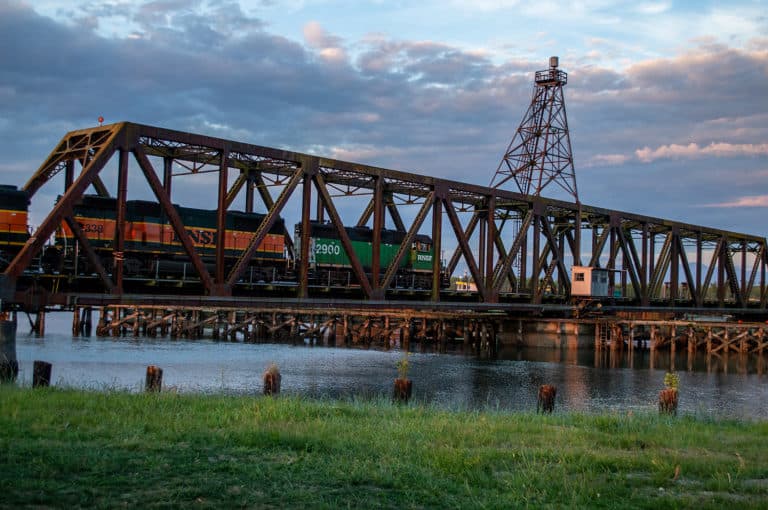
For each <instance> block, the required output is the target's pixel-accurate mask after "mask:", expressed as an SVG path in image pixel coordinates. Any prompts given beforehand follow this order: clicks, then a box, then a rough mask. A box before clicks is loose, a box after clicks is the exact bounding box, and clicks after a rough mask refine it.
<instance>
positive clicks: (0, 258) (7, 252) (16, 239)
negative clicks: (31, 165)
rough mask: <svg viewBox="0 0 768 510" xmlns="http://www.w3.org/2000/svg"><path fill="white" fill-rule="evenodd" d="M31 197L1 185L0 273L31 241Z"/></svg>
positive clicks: (24, 192)
mask: <svg viewBox="0 0 768 510" xmlns="http://www.w3.org/2000/svg"><path fill="white" fill-rule="evenodd" d="M28 208H29V197H28V195H27V192H26V191H23V190H20V189H18V188H17V187H16V186H9V185H5V184H0V271H2V270H3V269H5V267H6V266H8V264H9V263H10V262H11V260H12V259H13V257H14V256H16V253H18V251H19V250H20V249H21V247H22V246H24V243H26V242H27V240H28V239H29V230H28V228H27V223H28V221H27V210H28Z"/></svg>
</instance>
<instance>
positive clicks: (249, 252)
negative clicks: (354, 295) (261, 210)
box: [227, 168, 306, 288]
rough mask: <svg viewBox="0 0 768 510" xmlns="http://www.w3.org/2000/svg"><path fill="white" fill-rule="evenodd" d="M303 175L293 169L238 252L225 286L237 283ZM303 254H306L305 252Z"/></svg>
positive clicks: (301, 171)
mask: <svg viewBox="0 0 768 510" xmlns="http://www.w3.org/2000/svg"><path fill="white" fill-rule="evenodd" d="M303 177H304V169H303V168H298V169H297V170H295V171H294V173H293V176H292V177H291V180H290V181H289V182H288V183H287V184H286V185H285V188H283V191H282V193H280V196H279V197H278V198H277V200H276V201H275V203H274V204H273V205H272V207H270V209H269V211H268V212H267V214H266V216H264V219H263V220H261V225H259V228H258V229H257V230H256V232H254V234H253V238H251V242H250V243H249V244H248V247H247V248H246V249H245V250H244V251H243V253H242V254H240V257H239V258H238V259H237V262H235V265H234V266H233V267H232V269H231V270H230V272H229V276H228V277H227V286H229V287H230V288H231V287H233V286H234V285H235V283H237V280H239V279H240V277H242V276H243V273H245V270H246V268H247V267H248V263H249V262H250V260H251V259H252V258H253V255H254V254H255V253H256V250H257V248H258V247H259V245H260V244H261V242H262V241H263V240H264V237H265V236H266V235H267V233H268V232H269V230H270V229H271V228H272V225H274V224H275V221H277V219H278V218H279V217H280V213H281V212H282V210H283V208H284V207H285V204H286V202H287V201H288V198H290V196H291V194H292V193H293V190H295V189H296V186H297V185H298V183H299V181H300V180H301V179H302V178H303ZM303 256H306V254H304V255H303Z"/></svg>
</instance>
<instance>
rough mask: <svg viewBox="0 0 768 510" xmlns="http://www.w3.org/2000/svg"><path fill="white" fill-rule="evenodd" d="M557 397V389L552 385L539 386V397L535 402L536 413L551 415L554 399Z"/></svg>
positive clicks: (553, 408)
mask: <svg viewBox="0 0 768 510" xmlns="http://www.w3.org/2000/svg"><path fill="white" fill-rule="evenodd" d="M556 396H557V387H556V386H553V385H552V384H542V385H541V386H539V395H538V399H537V401H536V412H537V413H551V412H552V411H554V410H555V397H556Z"/></svg>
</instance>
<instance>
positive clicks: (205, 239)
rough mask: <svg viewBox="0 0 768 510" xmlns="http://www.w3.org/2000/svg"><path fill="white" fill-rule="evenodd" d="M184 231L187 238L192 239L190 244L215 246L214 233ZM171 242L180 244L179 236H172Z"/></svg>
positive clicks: (207, 231)
mask: <svg viewBox="0 0 768 510" xmlns="http://www.w3.org/2000/svg"><path fill="white" fill-rule="evenodd" d="M185 230H186V232H187V235H188V236H189V238H190V239H192V242H193V243H195V244H203V245H207V244H216V236H215V235H214V234H215V233H214V232H211V231H209V230H190V229H185ZM173 241H174V242H176V243H178V242H180V239H179V236H177V235H176V233H175V232H174V234H173Z"/></svg>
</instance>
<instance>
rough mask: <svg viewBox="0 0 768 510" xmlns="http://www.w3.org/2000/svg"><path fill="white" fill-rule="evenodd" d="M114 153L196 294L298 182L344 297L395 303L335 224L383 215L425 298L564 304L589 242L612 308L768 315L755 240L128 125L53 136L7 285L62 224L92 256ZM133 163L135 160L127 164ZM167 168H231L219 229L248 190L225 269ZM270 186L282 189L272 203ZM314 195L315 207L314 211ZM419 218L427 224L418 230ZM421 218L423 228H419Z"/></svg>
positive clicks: (111, 279)
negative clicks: (79, 212) (162, 226)
mask: <svg viewBox="0 0 768 510" xmlns="http://www.w3.org/2000/svg"><path fill="white" fill-rule="evenodd" d="M116 153H117V154H123V156H122V157H123V158H125V160H126V164H128V166H127V173H128V174H131V175H134V174H135V173H137V174H138V175H140V176H143V177H144V179H145V180H146V183H147V184H148V186H149V189H151V190H152V192H153V193H154V195H155V197H156V199H157V201H158V203H159V204H160V206H161V209H162V212H163V214H164V215H165V217H166V218H167V220H168V221H169V223H170V224H171V226H172V227H173V231H174V234H175V236H176V237H177V238H178V241H179V242H180V243H181V246H182V247H183V250H184V252H185V253H186V255H187V256H188V261H189V263H190V266H191V267H193V268H194V273H195V278H196V279H197V280H198V282H199V290H197V291H195V292H196V293H197V294H198V295H199V296H211V297H216V296H220V297H226V296H229V295H231V294H232V293H233V292H235V291H237V292H242V293H247V292H248V291H247V290H243V289H244V287H243V286H242V284H241V279H242V278H243V277H245V276H246V273H247V268H248V265H249V263H250V261H251V259H252V258H253V256H254V253H255V251H256V247H257V246H258V245H259V243H260V242H261V241H262V240H263V239H264V237H265V236H266V234H267V233H268V232H269V230H270V228H271V227H272V226H273V224H274V222H275V221H277V220H278V219H279V218H280V217H281V214H283V213H284V208H285V207H286V203H287V202H288V199H289V198H290V196H291V194H292V193H293V192H294V191H295V189H296V187H297V186H298V184H299V182H304V188H303V199H302V205H301V207H302V211H301V212H300V214H301V215H302V224H304V223H305V220H306V221H309V220H310V219H311V215H312V214H313V211H314V214H315V216H317V215H318V214H319V211H323V214H325V213H327V215H328V219H329V221H330V223H331V224H332V225H333V226H334V227H335V229H336V231H337V232H338V234H339V238H340V241H341V245H342V247H343V250H344V251H345V252H346V254H347V256H348V257H349V259H350V261H351V267H352V271H351V272H352V276H353V278H354V279H355V281H354V282H353V283H355V284H356V285H357V286H358V288H359V291H358V294H357V295H356V296H350V298H351V299H360V298H362V299H367V300H376V301H378V300H381V299H385V300H386V299H398V295H397V293H396V292H394V290H393V288H392V287H391V285H393V284H394V281H395V279H396V278H395V275H396V272H397V271H396V270H397V265H398V264H399V263H400V262H401V261H402V260H403V257H404V256H405V251H404V250H403V251H402V252H398V253H397V255H396V256H395V259H394V261H393V262H391V263H390V265H389V266H387V267H383V265H382V264H381V262H379V265H380V267H379V269H380V271H381V273H379V272H378V271H374V273H373V274H369V273H366V271H365V270H364V269H363V267H362V264H361V262H360V260H359V258H358V257H357V255H356V254H355V252H354V250H353V249H352V245H351V241H350V239H349V236H348V235H347V234H346V231H345V228H344V227H345V226H354V225H355V224H360V223H361V222H367V221H369V220H370V219H371V218H372V219H373V221H372V223H373V226H372V228H373V230H374V231H375V232H374V237H373V238H374V239H380V236H381V230H382V229H383V228H384V225H385V218H386V219H389V220H390V221H392V222H393V224H394V226H395V228H396V229H397V230H399V231H401V232H406V238H405V241H404V244H410V243H411V242H412V241H413V240H414V238H415V236H416V235H417V234H419V233H428V234H429V235H431V237H432V238H433V243H434V248H435V252H434V254H435V256H434V257H433V269H435V271H434V273H433V275H432V277H431V278H432V284H431V287H430V288H429V289H427V299H429V300H431V301H433V302H437V301H442V300H448V299H451V300H460V301H465V302H477V301H481V302H488V303H493V302H496V301H498V302H500V303H510V302H527V303H532V304H538V303H543V304H545V305H547V306H549V305H559V304H565V303H568V302H569V299H570V285H569V274H568V269H569V266H570V264H571V262H572V261H573V260H578V259H579V258H580V253H579V250H578V246H579V243H580V241H579V240H580V239H582V238H585V237H587V238H591V239H590V240H591V246H592V250H591V252H592V253H591V259H590V261H589V265H592V266H601V267H607V268H609V269H614V270H616V271H615V273H612V274H613V275H614V276H612V278H613V281H612V288H613V289H614V290H615V291H616V292H617V294H618V296H617V297H616V302H615V303H614V304H615V305H616V306H640V307H659V306H661V307H671V308H681V307H682V308H685V307H693V308H702V309H703V308H708V307H719V308H733V309H740V310H748V309H751V310H758V311H765V310H766V304H767V302H768V290H767V289H768V286H767V285H766V275H765V273H766V267H767V266H768V254H767V252H766V242H765V239H764V238H762V237H758V236H754V235H747V234H742V233H737V232H730V231H724V230H719V229H713V228H709V227H705V226H698V225H692V224H688V223H682V222H676V221H671V220H665V219H661V218H655V217H649V216H642V215H637V214H632V213H627V212H621V211H614V210H608V209H603V208H600V207H593V206H587V205H584V204H579V203H570V202H565V201H560V200H554V199H547V198H543V197H537V196H531V195H524V194H522V193H518V192H513V191H508V190H502V189H494V188H489V187H483V186H478V185H474V184H468V183H461V182H456V181H452V180H446V179H439V178H436V177H429V176H423V175H416V174H409V173H406V172H401V171H395V170H389V169H383V168H379V167H373V166H367V165H361V164H357V163H351V162H345V161H338V160H333V159H328V158H322V157H316V156H312V155H308V154H301V153H296V152H291V151H285V150H280V149H274V148H269V147H262V146H257V145H251V144H245V143H241V142H236V141H231V140H223V139H219V138H213V137H208V136H203V135H197V134H192V133H184V132H179V131H173V130H168V129H162V128H157V127H152V126H145V125H139V124H132V123H119V124H114V125H110V126H99V127H96V128H91V129H85V130H79V131H73V132H71V133H68V134H67V135H65V136H64V138H63V139H62V141H61V142H60V143H59V144H58V145H57V147H56V149H54V151H53V152H52V153H51V155H50V156H49V157H48V159H47V160H46V161H45V162H44V163H43V164H42V165H41V167H40V168H39V169H38V170H37V172H36V173H35V174H34V175H33V176H32V178H31V179H30V180H29V182H28V183H27V185H26V186H25V189H26V190H27V191H28V192H29V193H30V195H31V197H32V200H34V199H35V194H36V193H37V191H39V189H40V188H41V187H43V186H45V185H47V184H48V183H49V181H51V180H52V179H53V177H54V176H56V175H57V174H58V173H59V172H63V173H64V175H65V179H64V180H65V181H66V182H65V190H64V192H63V194H62V196H61V198H60V199H59V200H58V202H57V203H56V204H55V205H53V207H52V210H51V212H50V213H49V214H48V216H47V217H46V218H45V219H44V221H43V222H42V223H41V224H40V226H39V228H38V229H37V231H36V232H35V233H34V235H33V236H32V237H31V238H30V240H29V242H28V243H27V244H26V246H25V247H24V248H23V249H21V251H20V252H19V253H18V254H17V255H16V257H15V258H14V259H13V261H11V263H10V264H9V265H8V267H7V268H6V269H5V271H4V273H5V275H7V276H8V277H9V278H10V279H11V280H18V279H19V278H20V277H23V276H24V275H25V274H26V273H25V272H26V271H29V270H30V265H31V263H32V260H33V258H34V257H36V256H37V255H38V254H39V253H40V252H41V250H42V248H43V246H44V243H45V242H46V241H47V240H48V239H49V238H50V237H51V235H52V234H53V232H54V231H55V230H56V229H57V228H58V226H59V225H60V224H61V222H62V220H65V221H67V222H68V223H69V224H70V227H71V228H72V230H73V231H74V234H75V236H76V237H77V239H78V241H79V243H80V244H81V246H82V249H83V250H84V252H85V253H87V254H88V253H89V252H92V251H93V250H91V249H89V246H88V241H87V239H86V238H85V236H81V235H79V234H78V232H77V228H76V226H75V225H73V224H74V223H76V221H75V220H74V219H73V218H72V217H71V211H72V208H73V206H74V205H75V204H76V203H77V201H78V200H80V199H81V197H82V196H83V194H84V193H85V190H86V189H87V188H88V187H89V186H91V185H95V186H97V187H103V184H104V183H103V182H102V181H101V178H100V175H99V174H100V172H101V170H102V169H103V168H104V166H105V165H106V164H107V163H108V162H109V161H111V159H112V158H113V156H114V155H115V154H116ZM130 155H132V156H133V159H134V160H135V164H134V162H132V161H128V160H129V159H130V158H129V157H128V156H130ZM121 161H122V160H121ZM155 162H157V163H155ZM78 165H79V167H80V169H79V174H78V172H77V171H78V169H77V166H78ZM156 166H158V168H160V172H159V173H160V174H161V176H162V178H161V177H158V171H157V170H156ZM120 167H121V168H122V167H123V164H122V163H120ZM137 168H138V170H137ZM174 170H175V171H177V172H181V173H186V174H200V173H216V172H219V173H220V174H221V173H223V172H231V171H233V170H234V171H237V172H239V173H240V174H239V175H240V176H241V177H242V178H240V177H239V178H238V179H236V180H235V183H234V184H233V185H231V186H230V187H229V188H227V187H226V186H227V182H226V179H225V178H223V177H222V178H221V179H219V180H218V182H219V187H218V188H217V191H218V195H217V196H218V207H219V210H218V216H217V218H218V225H219V227H221V225H222V224H223V220H222V218H223V215H224V213H225V212H226V210H227V209H228V208H229V207H230V205H231V204H232V201H233V200H234V197H235V196H236V195H237V194H238V193H243V190H246V191H245V193H246V198H247V200H246V209H249V210H252V209H253V207H254V204H253V202H254V193H253V192H254V188H255V190H256V191H258V193H257V195H258V197H259V198H260V199H261V201H262V203H263V206H264V208H265V209H266V211H267V213H266V216H265V218H264V220H263V221H262V224H261V226H260V227H259V229H258V231H257V232H256V235H255V236H254V237H253V239H252V241H251V244H250V246H249V247H248V248H247V249H246V250H245V251H244V252H243V253H242V255H241V256H240V259H239V260H238V261H237V263H236V264H235V265H234V267H232V269H230V270H229V273H228V274H227V273H226V272H223V271H222V267H221V265H220V262H221V260H222V256H221V254H220V253H218V254H217V257H216V259H217V267H216V269H215V270H214V271H213V273H211V272H209V270H208V269H207V268H206V265H205V264H204V263H203V261H202V259H201V258H200V256H199V255H198V254H197V253H196V251H195V248H194V245H193V241H192V239H191V238H190V235H189V234H188V233H187V232H186V230H185V228H184V225H183V223H182V221H181V218H180V217H179V215H178V213H177V212H176V209H175V207H174V206H173V204H172V202H171V199H170V194H169V190H170V189H171V188H172V183H171V181H172V178H173V176H174V175H178V174H174V173H173V171H174ZM243 176H244V177H243ZM129 181H130V179H129ZM122 182H123V181H122V177H121V183H122ZM113 188H114V189H121V188H120V187H119V186H113ZM271 188H276V189H279V190H280V192H279V194H278V195H277V196H276V197H273V195H272V194H271V193H270V191H269V190H270V189H271ZM347 196H353V197H354V196H357V197H360V196H367V197H370V199H369V200H370V202H368V204H369V205H368V206H367V207H365V210H364V211H363V214H362V215H360V213H359V212H357V213H355V214H354V217H350V216H349V214H347V215H346V216H344V214H343V213H344V212H345V209H343V208H342V207H341V203H342V202H341V200H342V199H343V198H344V197H347ZM248 197H250V198H248ZM312 199H314V200H315V202H316V203H317V206H316V209H315V208H312V206H311V201H312ZM406 207H413V208H416V211H417V212H416V214H415V217H414V219H413V221H411V222H409V225H408V226H407V228H406V225H405V222H404V221H403V218H402V214H403V211H404V208H406ZM310 208H312V210H311V209H310ZM410 211H413V209H410ZM428 217H431V221H430V223H426V220H427V218H428ZM425 224H426V225H430V224H431V228H430V227H427V228H426V232H425V229H424V226H425ZM481 225H482V228H478V227H479V226H481ZM446 227H447V228H446ZM480 231H482V235H480V234H481V233H480ZM285 234H287V235H286V237H285V240H286V245H287V249H288V252H289V254H290V253H292V251H293V243H292V241H291V237H290V233H289V232H288V231H287V229H286V232H285ZM307 235H308V234H307V229H306V228H305V229H303V233H302V238H301V239H299V241H300V242H301V243H302V245H304V243H305V242H306V241H307V239H306V236H307ZM117 240H118V241H119V238H118V239H117ZM219 240H221V233H219ZM379 242H380V241H379ZM304 249H308V245H307V246H304ZM444 249H447V250H450V251H449V254H450V257H449V258H448V260H446V261H445V262H446V264H445V267H447V269H449V270H450V272H451V273H452V272H453V271H455V270H456V268H457V267H459V265H460V264H462V262H463V265H464V266H465V267H467V269H468V271H469V272H470V274H471V276H472V278H473V280H474V282H475V283H476V284H477V286H478V291H477V292H476V293H465V294H461V295H460V294H457V293H456V292H455V291H453V290H448V289H441V288H440V278H441V275H440V270H441V269H442V267H441V260H440V259H442V257H441V255H442V251H443V250H444ZM117 251H119V250H117ZM305 253H306V252H305ZM89 256H90V255H89ZM94 258H95V257H94ZM305 259H306V257H305ZM93 262H94V267H96V269H97V271H96V272H97V273H99V274H100V275H101V280H102V281H101V285H102V289H103V290H104V291H106V292H119V291H120V289H123V292H125V290H124V289H125V281H123V280H124V278H125V276H122V277H121V274H120V270H119V269H118V270H117V271H113V274H112V275H111V276H110V275H109V274H108V271H107V270H106V269H105V268H104V267H103V266H102V267H101V268H99V263H98V261H97V260H94V261H93ZM304 263H306V262H304ZM737 264H738V266H737ZM374 265H375V264H374ZM693 266H695V269H694V267H693ZM117 267H118V268H119V265H118V266H117ZM306 273H307V268H306V267H299V268H297V274H298V275H301V276H300V281H298V282H297V283H296V285H295V288H294V289H293V290H290V293H292V295H293V296H298V297H308V296H310V295H311V294H312V293H313V292H315V290H313V289H312V288H310V287H309V286H308V285H307V281H306ZM53 279H54V280H55V278H53ZM56 289H57V286H55V285H51V286H50V288H46V289H43V291H45V292H48V293H50V294H51V296H50V297H49V301H50V302H67V301H70V300H71V299H73V298H74V297H76V295H78V294H80V292H78V293H76V294H73V295H59V294H61V291H57V290H56ZM332 290H333V289H331V291H332ZM254 292H255V291H254ZM269 292H270V291H269V290H264V292H263V295H265V296H269ZM285 292H288V291H285Z"/></svg>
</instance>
